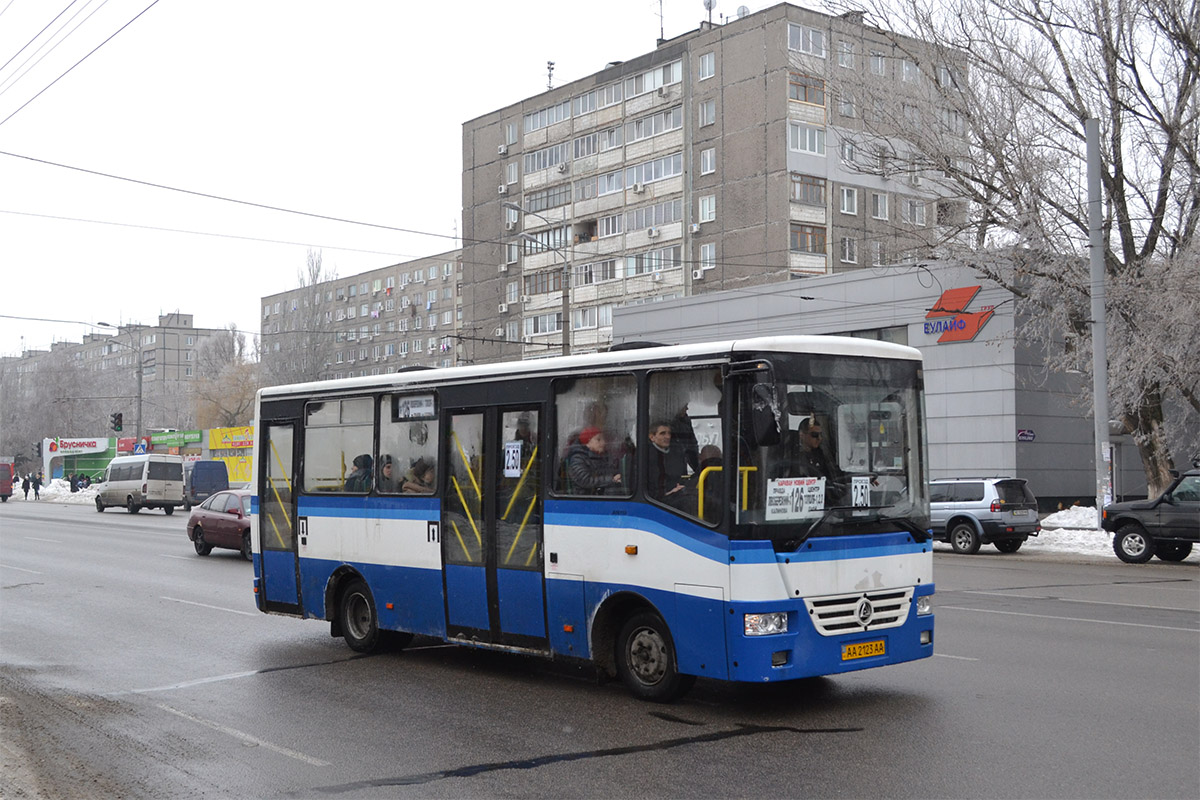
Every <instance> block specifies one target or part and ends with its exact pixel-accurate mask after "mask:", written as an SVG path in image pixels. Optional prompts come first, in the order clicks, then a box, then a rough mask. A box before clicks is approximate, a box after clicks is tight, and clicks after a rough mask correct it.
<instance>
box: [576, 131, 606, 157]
mask: <svg viewBox="0 0 1200 800" xmlns="http://www.w3.org/2000/svg"><path fill="white" fill-rule="evenodd" d="M599 147H600V135H599V134H598V133H589V134H586V135H584V136H580V137H578V138H577V139H576V140H575V158H583V157H584V156H590V155H595V153H596V151H597V150H598V149H599Z"/></svg>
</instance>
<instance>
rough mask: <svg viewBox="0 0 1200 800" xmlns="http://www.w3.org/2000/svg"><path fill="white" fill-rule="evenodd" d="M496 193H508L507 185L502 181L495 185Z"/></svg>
mask: <svg viewBox="0 0 1200 800" xmlns="http://www.w3.org/2000/svg"><path fill="white" fill-rule="evenodd" d="M496 194H508V187H507V186H506V185H504V184H503V183H502V184H500V185H499V186H497V187H496Z"/></svg>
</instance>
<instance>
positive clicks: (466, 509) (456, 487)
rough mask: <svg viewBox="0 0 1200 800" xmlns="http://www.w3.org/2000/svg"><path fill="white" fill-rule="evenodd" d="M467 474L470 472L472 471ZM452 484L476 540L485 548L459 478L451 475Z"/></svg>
mask: <svg viewBox="0 0 1200 800" xmlns="http://www.w3.org/2000/svg"><path fill="white" fill-rule="evenodd" d="M467 472H470V469H468V470H467ZM450 483H452V484H454V491H455V492H456V493H457V494H458V501H459V502H460V503H462V508H463V513H464V514H466V515H467V522H469V523H471V528H472V530H474V531H475V539H476V540H477V541H478V542H479V546H480V547H483V537H482V536H480V535H479V526H478V525H476V524H475V517H474V516H472V514H471V509H470V508H469V507H468V506H467V498H465V497H463V493H462V487H461V486H459V485H458V478H456V477H454V476H453V475H451V476H450Z"/></svg>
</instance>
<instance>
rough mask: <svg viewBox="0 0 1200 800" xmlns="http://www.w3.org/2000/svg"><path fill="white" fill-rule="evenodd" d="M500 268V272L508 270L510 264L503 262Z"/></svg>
mask: <svg viewBox="0 0 1200 800" xmlns="http://www.w3.org/2000/svg"><path fill="white" fill-rule="evenodd" d="M499 270H500V272H508V264H501V265H500V267H499Z"/></svg>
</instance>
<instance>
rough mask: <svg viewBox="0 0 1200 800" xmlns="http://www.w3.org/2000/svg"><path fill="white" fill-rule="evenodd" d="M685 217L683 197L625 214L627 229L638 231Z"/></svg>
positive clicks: (632, 210)
mask: <svg viewBox="0 0 1200 800" xmlns="http://www.w3.org/2000/svg"><path fill="white" fill-rule="evenodd" d="M681 219H683V199H682V198H676V199H674V200H667V201H664V202H662V203H656V204H655V205H652V206H642V207H641V208H635V209H631V210H630V211H628V212H626V214H625V229H626V230H630V231H636V230H638V229H639V228H650V227H653V226H655V225H667V224H668V223H671V222H678V221H680V220H681Z"/></svg>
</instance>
